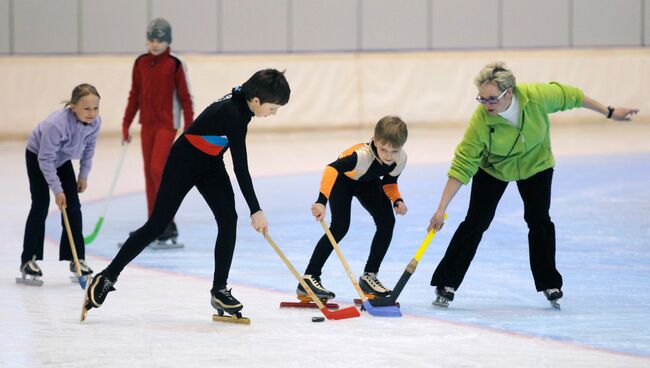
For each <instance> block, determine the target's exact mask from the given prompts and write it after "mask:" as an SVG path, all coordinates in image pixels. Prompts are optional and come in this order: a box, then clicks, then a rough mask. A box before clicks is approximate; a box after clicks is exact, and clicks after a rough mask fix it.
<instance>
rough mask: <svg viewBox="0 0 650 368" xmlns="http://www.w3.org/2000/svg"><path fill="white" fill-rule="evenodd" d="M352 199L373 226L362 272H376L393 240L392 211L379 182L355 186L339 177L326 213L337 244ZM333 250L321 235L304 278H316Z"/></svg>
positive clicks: (345, 226)
mask: <svg viewBox="0 0 650 368" xmlns="http://www.w3.org/2000/svg"><path fill="white" fill-rule="evenodd" d="M352 197H357V199H358V200H359V202H360V203H361V205H362V206H363V207H364V208H365V209H366V210H367V211H368V212H369V213H370V215H371V216H372V219H373V220H374V222H375V226H376V231H375V236H374V237H373V239H372V245H371V247H370V254H369V255H368V260H367V262H366V267H365V269H364V272H378V271H379V266H380V265H381V261H382V260H383V259H384V256H385V255H386V252H387V251H388V246H389V245H390V241H391V239H392V238H393V229H394V228H395V215H394V214H393V207H392V205H391V203H390V199H388V197H387V196H386V194H385V193H384V191H383V189H382V187H381V183H380V182H379V180H374V181H371V182H359V181H356V180H352V179H350V178H348V177H346V176H344V175H339V176H338V178H337V179H336V182H335V183H334V186H333V187H332V192H331V194H330V198H329V205H330V211H331V212H332V223H331V224H330V231H331V232H332V235H333V236H334V239H336V241H337V242H340V241H341V239H343V237H344V236H345V234H347V232H348V229H349V228H350V209H351V206H352ZM333 250H334V248H333V247H332V244H331V243H330V241H329V239H328V238H327V235H323V237H322V238H321V239H320V240H319V241H318V244H316V248H315V249H314V253H313V254H312V256H311V259H310V260H309V265H308V266H307V270H306V271H305V274H307V275H315V276H320V275H321V272H322V269H323V266H324V265H325V262H326V261H327V258H329V256H330V254H331V253H332V251H333Z"/></svg>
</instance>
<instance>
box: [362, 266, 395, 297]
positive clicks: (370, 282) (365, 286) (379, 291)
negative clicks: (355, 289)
mask: <svg viewBox="0 0 650 368" xmlns="http://www.w3.org/2000/svg"><path fill="white" fill-rule="evenodd" d="M359 287H361V291H363V293H364V294H366V296H367V297H368V299H373V298H385V297H387V296H389V295H390V293H391V292H392V290H390V289H388V288H386V287H385V286H384V285H382V283H381V281H379V280H378V279H377V274H376V273H375V272H366V273H364V274H363V276H361V277H359Z"/></svg>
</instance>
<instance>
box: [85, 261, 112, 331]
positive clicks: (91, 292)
mask: <svg viewBox="0 0 650 368" xmlns="http://www.w3.org/2000/svg"><path fill="white" fill-rule="evenodd" d="M113 284H114V282H113V281H111V280H109V279H108V278H107V277H106V276H105V275H104V273H103V272H100V273H98V274H97V275H95V277H93V279H92V281H91V282H90V284H88V288H87V289H86V294H85V296H86V297H85V299H84V305H83V307H82V308H81V322H83V321H84V320H85V319H86V314H87V313H88V310H89V309H92V308H99V307H101V306H102V304H103V303H104V300H106V296H107V295H108V293H110V292H111V291H115V288H114V287H113Z"/></svg>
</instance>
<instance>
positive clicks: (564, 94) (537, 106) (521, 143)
mask: <svg viewBox="0 0 650 368" xmlns="http://www.w3.org/2000/svg"><path fill="white" fill-rule="evenodd" d="M514 93H515V95H516V96H517V100H518V102H519V108H520V111H519V128H515V127H513V126H512V125H510V124H509V123H508V121H507V120H506V119H504V118H502V117H501V116H499V115H495V116H492V115H490V114H489V113H488V112H487V110H485V107H484V106H483V105H481V106H479V107H478V108H477V109H476V111H475V112H474V115H472V118H471V120H470V122H469V126H468V127H467V130H466V131H465V136H464V137H463V140H462V141H461V142H460V143H459V144H458V146H457V147H456V151H455V152H454V159H453V160H452V162H451V168H450V169H449V172H448V175H449V177H452V178H456V179H458V180H459V181H461V182H462V183H463V184H467V183H469V181H470V179H471V178H472V177H473V176H474V174H476V172H477V171H478V169H479V167H480V168H481V169H483V170H484V171H485V172H487V173H488V174H490V175H492V176H493V177H495V178H497V179H499V180H503V181H515V180H522V179H527V178H530V177H531V176H533V175H535V174H537V173H539V172H541V171H543V170H546V169H548V168H550V167H553V166H554V165H555V159H554V158H553V153H552V152H551V136H550V122H549V119H548V114H550V113H553V112H556V111H564V110H570V109H573V108H577V107H582V103H583V100H584V93H583V92H582V90H580V89H578V88H575V87H571V86H565V85H562V84H560V83H557V82H551V83H531V84H518V85H517V86H516V87H515V89H514Z"/></svg>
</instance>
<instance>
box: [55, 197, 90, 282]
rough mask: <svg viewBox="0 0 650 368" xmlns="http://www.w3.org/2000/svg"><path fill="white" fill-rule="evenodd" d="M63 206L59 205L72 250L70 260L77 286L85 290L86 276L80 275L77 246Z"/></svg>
mask: <svg viewBox="0 0 650 368" xmlns="http://www.w3.org/2000/svg"><path fill="white" fill-rule="evenodd" d="M65 209H66V208H65V206H63V207H61V213H62V214H63V222H64V223H65V231H66V233H68V243H70V249H71V250H72V260H73V262H74V268H75V274H76V275H77V278H78V279H79V286H81V288H82V289H83V290H86V277H85V276H82V275H81V266H80V265H79V258H78V257H77V248H76V247H75V245H74V239H73V238H72V230H71V229H70V221H68V214H67V213H66V210H65Z"/></svg>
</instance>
